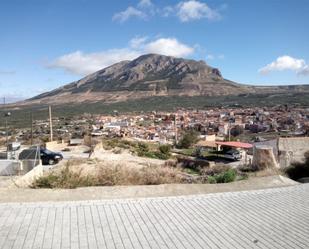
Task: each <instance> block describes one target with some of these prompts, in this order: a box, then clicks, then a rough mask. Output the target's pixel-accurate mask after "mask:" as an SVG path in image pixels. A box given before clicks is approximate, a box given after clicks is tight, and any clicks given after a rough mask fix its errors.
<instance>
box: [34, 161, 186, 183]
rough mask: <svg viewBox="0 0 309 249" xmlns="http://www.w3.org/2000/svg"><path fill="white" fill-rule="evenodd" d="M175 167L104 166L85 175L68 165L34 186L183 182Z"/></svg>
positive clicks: (39, 179)
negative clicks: (94, 172) (92, 173)
mask: <svg viewBox="0 0 309 249" xmlns="http://www.w3.org/2000/svg"><path fill="white" fill-rule="evenodd" d="M179 173H180V172H179V171H178V170H177V169H175V168H167V167H157V166H148V167H143V168H141V169H138V168H127V167H125V166H115V167H114V166H106V165H104V166H102V167H100V168H99V169H98V171H97V172H96V174H94V175H83V174H81V171H78V172H76V171H75V170H73V168H70V165H66V166H65V168H64V169H63V170H61V171H60V172H58V173H55V172H54V173H51V174H49V175H47V176H42V177H40V178H38V179H37V180H35V181H34V183H33V184H32V187H33V188H77V187H88V186H114V185H157V184H168V183H182V182H183V179H182V178H181V177H180V175H179Z"/></svg>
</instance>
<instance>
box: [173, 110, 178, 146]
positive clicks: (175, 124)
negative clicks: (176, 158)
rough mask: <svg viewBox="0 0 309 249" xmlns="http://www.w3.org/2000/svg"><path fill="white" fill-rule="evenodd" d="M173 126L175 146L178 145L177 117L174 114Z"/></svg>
mask: <svg viewBox="0 0 309 249" xmlns="http://www.w3.org/2000/svg"><path fill="white" fill-rule="evenodd" d="M174 126H175V144H176V145H177V143H178V134H177V132H178V131H177V117H176V114H175V118H174Z"/></svg>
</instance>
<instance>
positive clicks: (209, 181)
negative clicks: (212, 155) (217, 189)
mask: <svg viewBox="0 0 309 249" xmlns="http://www.w3.org/2000/svg"><path fill="white" fill-rule="evenodd" d="M207 182H208V183H210V184H215V183H217V180H216V178H215V177H214V176H209V177H208V178H207Z"/></svg>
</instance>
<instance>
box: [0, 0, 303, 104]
mask: <svg viewBox="0 0 309 249" xmlns="http://www.w3.org/2000/svg"><path fill="white" fill-rule="evenodd" d="M308 13H309V1H307V0H284V1H281V0H256V1H254V0H251V1H248V0H233V1H232V0H230V1H229V0H225V1H223V0H222V1H221V0H209V1H208V0H207V1H206V0H205V1H204V0H199V1H198V0H183V1H180V0H170V1H168V0H166V1H163V0H151V1H150V0H141V1H139V0H130V1H126V0H114V1H103V0H1V2H0V58H1V59H0V96H4V95H6V96H9V97H14V96H15V97H17V98H20V97H30V96H33V95H37V94H39V93H41V92H44V91H47V90H51V89H53V88H55V87H58V86H61V85H63V84H66V83H69V82H71V81H74V80H77V79H80V78H81V77H82V76H84V75H86V74H88V73H91V72H93V71H96V70H98V69H100V68H103V67H105V66H108V65H110V64H112V63H115V62H117V61H119V60H123V59H133V58H134V57H137V56H139V55H140V54H143V53H149V52H154V53H162V54H167V55H173V56H180V57H185V58H193V59H198V60H206V62H207V63H208V64H209V65H211V66H214V67H218V68H219V69H220V70H221V72H222V74H223V76H224V77H225V78H227V79H230V80H233V81H236V82H240V83H247V84H307V83H309V66H308V64H309V45H308V44H309V32H308V27H309V15H308Z"/></svg>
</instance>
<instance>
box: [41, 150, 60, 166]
mask: <svg viewBox="0 0 309 249" xmlns="http://www.w3.org/2000/svg"><path fill="white" fill-rule="evenodd" d="M40 156H41V160H42V164H43V165H54V164H56V163H58V162H60V161H61V160H62V159H63V156H62V154H60V153H56V152H52V151H50V150H48V149H44V148H41V149H40Z"/></svg>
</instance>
